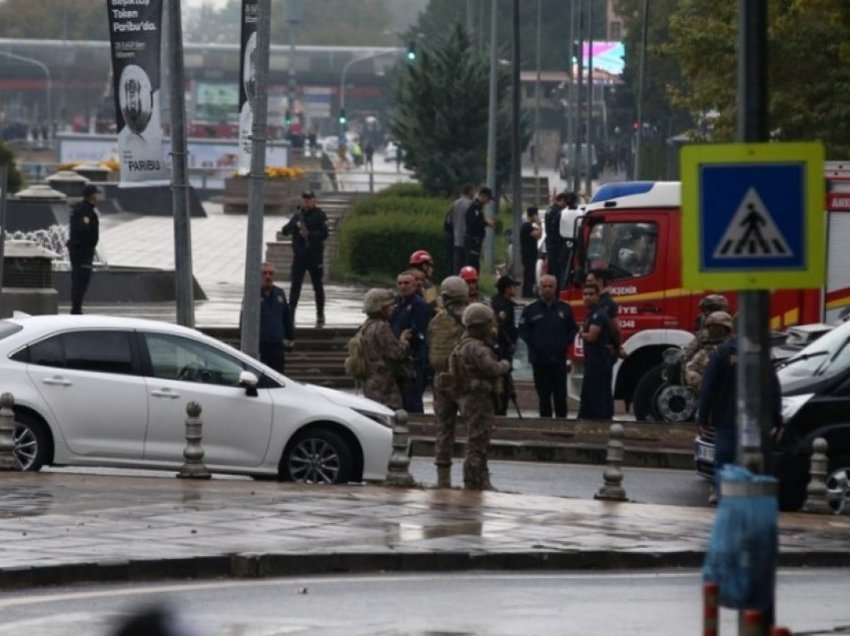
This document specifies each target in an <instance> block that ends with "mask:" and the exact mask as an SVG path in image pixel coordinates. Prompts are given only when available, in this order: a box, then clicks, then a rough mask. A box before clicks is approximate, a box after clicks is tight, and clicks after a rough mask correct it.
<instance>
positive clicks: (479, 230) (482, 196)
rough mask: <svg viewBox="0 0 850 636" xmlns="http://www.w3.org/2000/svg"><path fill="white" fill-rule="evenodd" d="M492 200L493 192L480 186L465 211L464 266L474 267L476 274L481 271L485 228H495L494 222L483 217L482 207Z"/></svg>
mask: <svg viewBox="0 0 850 636" xmlns="http://www.w3.org/2000/svg"><path fill="white" fill-rule="evenodd" d="M492 199H493V191H492V190H491V189H490V188H488V187H487V186H482V187H481V188H480V189H479V190H478V195H477V196H476V197H475V199H473V201H472V203H471V204H470V205H469V207H468V208H467V209H466V239H465V241H464V249H465V251H466V263H465V264H466V265H469V266H470V267H474V268H475V271H477V272H480V271H481V246H482V245H484V237H485V235H486V234H487V228H488V227H496V222H495V221H494V220H493V219H488V218H487V217H486V216H485V215H484V207H485V206H486V205H487V204H488V203H490V201H491V200H492Z"/></svg>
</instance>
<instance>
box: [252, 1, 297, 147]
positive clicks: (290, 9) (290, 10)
mask: <svg viewBox="0 0 850 636" xmlns="http://www.w3.org/2000/svg"><path fill="white" fill-rule="evenodd" d="M301 8H302V7H301V0H285V4H284V11H285V13H284V17H285V19H286V23H287V24H288V25H289V69H288V80H287V84H286V108H287V109H288V110H289V113H290V115H291V116H292V118H293V121H295V101H296V99H297V96H298V95H297V93H298V91H297V86H296V83H295V34H296V31H297V24H298V23H299V22H301V17H302V12H301ZM257 35H258V36H259V34H257ZM287 132H289V131H287Z"/></svg>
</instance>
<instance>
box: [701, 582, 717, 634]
mask: <svg viewBox="0 0 850 636" xmlns="http://www.w3.org/2000/svg"><path fill="white" fill-rule="evenodd" d="M717 597H718V589H717V583H706V584H705V585H703V586H702V636H717V624H718V623H717V619H718V605H717Z"/></svg>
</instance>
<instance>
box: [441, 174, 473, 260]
mask: <svg viewBox="0 0 850 636" xmlns="http://www.w3.org/2000/svg"><path fill="white" fill-rule="evenodd" d="M474 196H475V186H474V185H472V184H471V183H467V184H466V185H465V186H463V190H462V191H461V194H460V197H458V198H457V199H455V200H454V202H453V203H452V204H451V206H450V207H449V211H448V212H447V213H446V218H445V221H444V222H443V229H444V230H446V232H449V230H450V231H451V235H452V241H453V242H452V245H453V250H452V260H451V262H450V263H449V264H450V265H451V267H450V269H451V271H453V272H457V271H460V268H461V267H463V266H464V265H466V211H467V210H468V209H469V206H470V205H472V197H474Z"/></svg>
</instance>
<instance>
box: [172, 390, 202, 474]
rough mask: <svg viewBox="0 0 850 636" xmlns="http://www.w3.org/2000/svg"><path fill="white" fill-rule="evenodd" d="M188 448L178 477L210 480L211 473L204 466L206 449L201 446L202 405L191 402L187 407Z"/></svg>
mask: <svg viewBox="0 0 850 636" xmlns="http://www.w3.org/2000/svg"><path fill="white" fill-rule="evenodd" d="M186 414H187V415H188V416H189V417H187V418H186V448H185V449H183V457H184V458H185V459H186V461H185V463H184V464H183V466H181V467H180V472H179V473H178V474H177V476H178V477H182V478H184V479H209V478H210V471H209V470H208V469H207V467H206V465H205V464H204V449H203V447H202V446H201V429H202V426H203V423H202V422H201V417H200V416H201V405H200V404H198V403H197V402H189V403H188V404H187V405H186Z"/></svg>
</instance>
